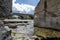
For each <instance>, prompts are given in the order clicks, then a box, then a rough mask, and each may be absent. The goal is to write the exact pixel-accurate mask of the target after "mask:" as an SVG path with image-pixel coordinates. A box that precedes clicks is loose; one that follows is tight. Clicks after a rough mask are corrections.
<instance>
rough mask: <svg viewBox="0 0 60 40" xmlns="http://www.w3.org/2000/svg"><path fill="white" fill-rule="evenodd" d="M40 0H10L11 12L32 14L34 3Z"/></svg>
mask: <svg viewBox="0 0 60 40" xmlns="http://www.w3.org/2000/svg"><path fill="white" fill-rule="evenodd" d="M39 1H40V0H12V3H13V5H12V12H13V13H24V14H34V10H35V7H36V5H37V4H38V2H39Z"/></svg>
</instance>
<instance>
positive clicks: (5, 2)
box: [0, 0, 12, 18]
mask: <svg viewBox="0 0 60 40" xmlns="http://www.w3.org/2000/svg"><path fill="white" fill-rule="evenodd" d="M11 11H12V0H0V17H4V18H7V16H8V17H9V16H10V14H11Z"/></svg>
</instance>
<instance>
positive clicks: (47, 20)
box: [34, 0, 60, 29]
mask: <svg viewBox="0 0 60 40" xmlns="http://www.w3.org/2000/svg"><path fill="white" fill-rule="evenodd" d="M45 6H46V8H45ZM34 20H35V25H36V26H39V27H46V28H53V29H60V0H46V4H45V0H41V1H40V2H39V3H38V5H37V7H36V8H35V17H34Z"/></svg>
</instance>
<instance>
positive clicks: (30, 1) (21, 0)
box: [16, 0, 40, 6]
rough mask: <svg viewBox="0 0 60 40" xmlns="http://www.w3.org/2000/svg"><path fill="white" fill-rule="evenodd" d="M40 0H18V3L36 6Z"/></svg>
mask: <svg viewBox="0 0 60 40" xmlns="http://www.w3.org/2000/svg"><path fill="white" fill-rule="evenodd" d="M39 1H40V0H17V1H16V2H17V3H20V4H29V5H32V6H36V5H37V4H38V2H39Z"/></svg>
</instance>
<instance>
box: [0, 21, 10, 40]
mask: <svg viewBox="0 0 60 40" xmlns="http://www.w3.org/2000/svg"><path fill="white" fill-rule="evenodd" d="M0 40H11V31H10V30H9V31H8V30H6V29H5V28H4V24H3V22H2V21H1V20H0Z"/></svg>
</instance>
